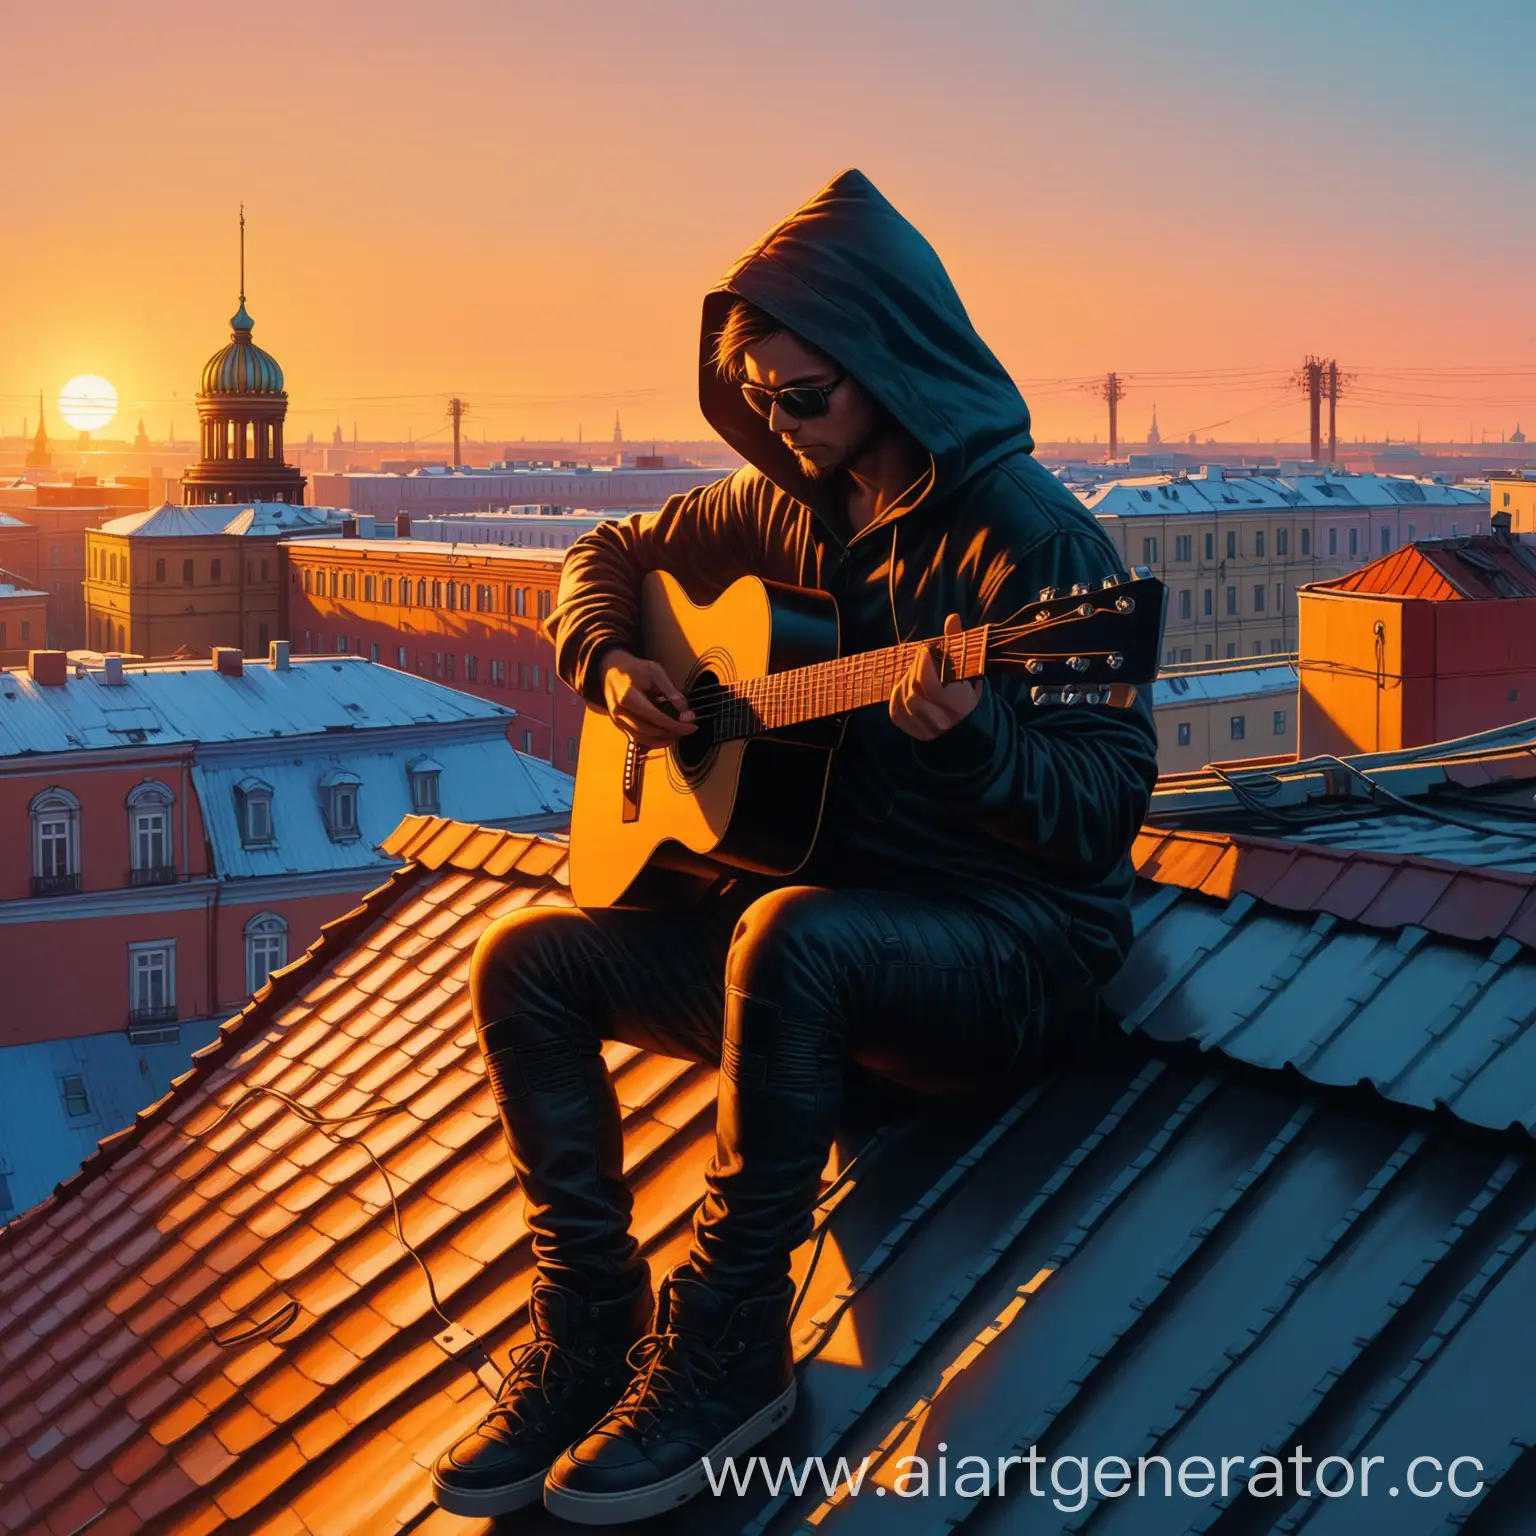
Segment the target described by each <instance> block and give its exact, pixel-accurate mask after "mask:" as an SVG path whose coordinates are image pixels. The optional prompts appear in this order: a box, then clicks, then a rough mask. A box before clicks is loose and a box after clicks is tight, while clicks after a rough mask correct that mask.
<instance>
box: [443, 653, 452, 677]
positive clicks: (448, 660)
mask: <svg viewBox="0 0 1536 1536" xmlns="http://www.w3.org/2000/svg"><path fill="white" fill-rule="evenodd" d="M443 676H444V677H445V678H446V679H447V680H448V681H449V682H450V683H451V682H452V681H453V652H452V651H449V652H448V653H447V654H446V655H445V656H444V657H443Z"/></svg>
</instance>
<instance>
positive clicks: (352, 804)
mask: <svg viewBox="0 0 1536 1536" xmlns="http://www.w3.org/2000/svg"><path fill="white" fill-rule="evenodd" d="M361 788H362V780H361V779H359V778H358V776H357V775H356V774H355V773H345V772H342V771H341V770H337V771H336V772H334V773H328V774H326V776H325V777H324V778H323V779H321V781H320V814H321V815H322V816H324V817H325V830H326V831H327V832H328V833H329V834H330V839H331V841H332V842H333V843H350V842H354V841H355V840H356V839H357V837H358V835H359V833H358V825H357V797H358V794H359V792H360V790H361Z"/></svg>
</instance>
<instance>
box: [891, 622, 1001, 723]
mask: <svg viewBox="0 0 1536 1536" xmlns="http://www.w3.org/2000/svg"><path fill="white" fill-rule="evenodd" d="M963 628H964V626H963V625H962V624H961V622H960V615H959V614H958V613H952V614H950V616H949V617H948V618H947V619H945V620H944V633H945V634H946V635H958V634H959V633H960V631H961V630H962V629H963ZM980 697H981V684H980V683H976V682H964V681H961V682H955V683H946V682H941V681H940V679H939V669H938V668H937V667H936V666H935V665H934V661H933V655H932V653H931V652H930V650H929V648H928V647H927V646H926V645H925V646H924V647H923V648H922V650H921V651H919V652H918V655H917V659H916V660H915V661H914V662H913V663H912V665H911V667H910V668H909V669H908V671H907V675H906V676H905V677H904V678H902V680H901V681H900V682H899V683H897V684H896V686H895V687H894V688H893V689H892V690H891V719H892V720H893V721H894V722H895V723H896V725H897V727H898V728H899V729H901V730H903V731H905V732H906V733H907V735H908V736H915V737H916V738H917V739H918V740H919V741H932V740H933V738H934V737H935V736H942V735H943V734H944V732H945V731H947V730H948V729H949V728H950V727H951V726H953V725H958V724H959V723H960V722H961V721H962V720H964V719H965V717H966V716H967V715H968V714H970V712H971V711H972V710H973V709H975V708H976V702H977V700H978V699H980Z"/></svg>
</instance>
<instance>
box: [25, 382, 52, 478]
mask: <svg viewBox="0 0 1536 1536" xmlns="http://www.w3.org/2000/svg"><path fill="white" fill-rule="evenodd" d="M52 467H53V455H52V454H51V453H49V452H48V426H47V423H46V422H45V421H44V419H43V392H42V390H38V392H37V435H36V436H35V437H34V438H33V439H32V451H31V453H29V454H28V455H27V468H28V469H51V468H52Z"/></svg>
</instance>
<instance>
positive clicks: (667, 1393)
mask: <svg viewBox="0 0 1536 1536" xmlns="http://www.w3.org/2000/svg"><path fill="white" fill-rule="evenodd" d="M793 1298H794V1286H793V1285H792V1284H791V1283H790V1282H789V1281H788V1280H786V1281H785V1282H784V1285H783V1287H782V1288H780V1289H775V1290H774V1291H772V1292H771V1293H769V1294H766V1295H762V1296H753V1297H751V1298H749V1299H747V1300H745V1301H738V1302H734V1303H733V1302H732V1301H731V1300H730V1298H729V1297H726V1296H723V1295H721V1294H720V1293H719V1292H717V1291H715V1290H713V1289H711V1288H710V1286H708V1285H706V1284H705V1283H704V1281H703V1280H701V1279H700V1278H699V1277H698V1274H697V1272H696V1271H694V1270H693V1269H692V1268H690V1267H689V1266H688V1265H686V1264H683V1265H679V1266H678V1268H677V1269H675V1270H673V1271H672V1273H671V1274H669V1275H668V1276H667V1277H666V1279H665V1280H663V1281H662V1283H661V1290H660V1294H659V1295H658V1297H657V1302H656V1326H655V1330H654V1331H653V1332H651V1333H649V1334H647V1335H646V1336H645V1337H644V1338H643V1339H641V1340H640V1341H639V1343H637V1344H636V1345H635V1347H634V1348H633V1349H632V1350H630V1352H629V1361H630V1364H631V1365H633V1366H634V1367H635V1375H634V1377H633V1379H632V1380H631V1381H630V1383H629V1385H628V1386H627V1387H625V1389H624V1392H623V1394H622V1396H620V1398H619V1400H618V1401H617V1402H616V1403H615V1404H614V1405H613V1407H612V1409H611V1411H610V1412H609V1413H608V1414H607V1416H606V1417H604V1418H603V1420H602V1421H601V1422H600V1423H598V1424H596V1425H595V1426H594V1427H593V1428H592V1431H591V1433H590V1434H588V1435H587V1436H586V1438H585V1439H583V1440H580V1441H578V1442H577V1443H576V1444H575V1445H573V1446H571V1448H570V1449H569V1450H567V1451H566V1452H565V1453H564V1454H563V1455H562V1456H560V1457H559V1459H558V1460H557V1461H556V1462H555V1464H554V1466H552V1467H551V1468H550V1470H549V1476H548V1477H547V1478H546V1479H545V1482H544V1505H545V1508H546V1509H548V1510H549V1511H550V1512H551V1513H552V1514H555V1515H559V1516H560V1517H561V1518H562V1519H565V1520H573V1521H576V1522H577V1523H578V1524H581V1525H617V1524H620V1523H622V1522H623V1521H626V1520H640V1519H644V1518H645V1517H646V1516H647V1515H657V1514H663V1513H665V1512H666V1511H667V1510H669V1509H675V1508H676V1507H677V1506H678V1505H679V1504H683V1503H686V1502H687V1501H688V1500H689V1499H691V1498H693V1497H694V1496H695V1495H696V1494H698V1493H700V1492H701V1491H702V1490H703V1488H704V1482H705V1477H704V1458H705V1457H708V1458H709V1459H710V1461H711V1462H712V1463H718V1462H719V1461H720V1460H721V1459H722V1458H724V1457H726V1456H735V1455H739V1454H740V1453H741V1452H743V1451H745V1450H746V1449H748V1447H750V1446H753V1445H756V1444H757V1442H758V1441H759V1440H761V1439H763V1438H764V1437H765V1436H767V1435H769V1434H771V1433H772V1432H773V1431H774V1430H775V1429H777V1428H778V1427H779V1425H780V1424H782V1423H783V1422H784V1421H785V1420H786V1419H787V1418H788V1417H789V1416H790V1414H791V1413H793V1412H794V1408H795V1364H794V1355H793V1352H792V1350H791V1348H790V1342H789V1309H790V1304H791V1302H792V1300H793Z"/></svg>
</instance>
